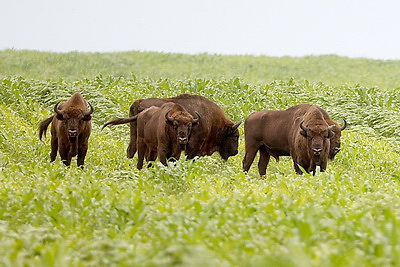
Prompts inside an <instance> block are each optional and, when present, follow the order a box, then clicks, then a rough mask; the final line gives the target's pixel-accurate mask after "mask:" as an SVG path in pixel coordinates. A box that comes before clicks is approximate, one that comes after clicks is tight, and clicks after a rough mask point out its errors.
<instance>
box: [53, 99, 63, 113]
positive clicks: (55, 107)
mask: <svg viewBox="0 0 400 267" xmlns="http://www.w3.org/2000/svg"><path fill="white" fill-rule="evenodd" d="M58 104H60V102H57V104H56V105H55V106H54V112H55V113H57V114H58V115H62V113H61V112H60V110H59V109H58Z"/></svg>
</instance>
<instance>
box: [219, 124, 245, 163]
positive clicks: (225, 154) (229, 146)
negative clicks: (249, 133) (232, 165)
mask: <svg viewBox="0 0 400 267" xmlns="http://www.w3.org/2000/svg"><path fill="white" fill-rule="evenodd" d="M241 123H242V121H239V122H238V123H236V124H234V125H232V126H227V127H226V130H225V133H224V136H222V140H221V143H220V145H219V150H218V152H219V154H220V155H221V158H223V159H224V160H227V159H228V158H229V157H231V156H235V155H236V154H237V153H238V146H239V130H238V127H239V125H240V124H241Z"/></svg>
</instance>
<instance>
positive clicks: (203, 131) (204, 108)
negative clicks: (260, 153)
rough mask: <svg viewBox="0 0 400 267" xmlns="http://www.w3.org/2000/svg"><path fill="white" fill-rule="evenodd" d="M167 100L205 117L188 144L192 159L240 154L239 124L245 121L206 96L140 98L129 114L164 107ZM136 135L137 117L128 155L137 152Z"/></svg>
mask: <svg viewBox="0 0 400 267" xmlns="http://www.w3.org/2000/svg"><path fill="white" fill-rule="evenodd" d="M167 102H173V103H176V104H179V105H181V106H182V107H184V108H185V109H186V110H187V111H188V112H189V113H190V114H191V115H192V116H196V114H195V112H198V113H199V115H200V117H201V121H200V122H199V125H198V126H197V128H196V131H195V132H193V133H192V136H191V138H190V140H189V142H188V144H187V145H186V149H185V153H186V156H187V158H188V159H192V158H194V157H196V156H208V155H211V154H213V153H214V152H218V153H219V154H220V156H221V157H222V158H223V159H224V160H227V159H228V158H229V157H230V156H234V155H236V154H237V153H238V145H239V131H238V127H239V125H240V124H241V121H240V122H238V123H233V122H232V121H231V120H229V119H228V118H227V117H226V116H225V114H224V112H223V110H222V109H221V108H220V107H219V106H218V105H217V104H215V103H214V102H212V101H211V100H209V99H207V98H205V97H203V96H200V95H191V94H181V95H178V96H175V97H171V98H161V99H160V98H147V99H138V100H136V101H135V102H134V103H133V104H132V105H131V107H130V112H129V116H131V117H132V116H135V115H137V114H139V113H140V112H141V111H143V110H145V109H146V108H149V107H151V106H157V107H160V106H161V105H163V104H164V103H167ZM136 136H137V122H136V121H134V120H133V121H131V123H130V142H129V145H128V148H127V154H128V158H133V156H134V155H135V153H136V149H137V148H136Z"/></svg>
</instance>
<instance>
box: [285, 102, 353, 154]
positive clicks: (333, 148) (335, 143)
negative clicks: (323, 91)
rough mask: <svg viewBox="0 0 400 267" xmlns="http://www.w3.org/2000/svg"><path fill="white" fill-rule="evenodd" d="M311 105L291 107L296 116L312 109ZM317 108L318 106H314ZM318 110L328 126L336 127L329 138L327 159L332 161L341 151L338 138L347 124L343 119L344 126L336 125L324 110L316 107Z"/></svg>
mask: <svg viewBox="0 0 400 267" xmlns="http://www.w3.org/2000/svg"><path fill="white" fill-rule="evenodd" d="M312 106H313V105H311V104H298V105H296V106H293V107H292V108H293V109H297V110H298V112H297V114H298V115H301V114H304V113H305V112H306V111H307V110H308V109H309V108H310V107H312ZM315 107H318V106H315ZM318 108H319V110H320V111H321V113H322V116H323V117H324V119H325V121H326V122H327V123H328V124H329V125H335V126H336V127H334V128H333V133H334V135H332V137H331V138H330V142H331V145H330V148H329V159H330V160H333V159H334V158H335V156H336V154H337V153H339V152H340V150H341V142H340V137H341V136H342V131H343V130H344V129H346V127H347V122H346V120H344V119H343V121H344V125H343V126H340V125H339V123H337V122H336V121H333V120H332V119H331V118H330V116H329V114H328V112H326V111H325V110H324V109H322V108H321V107H318Z"/></svg>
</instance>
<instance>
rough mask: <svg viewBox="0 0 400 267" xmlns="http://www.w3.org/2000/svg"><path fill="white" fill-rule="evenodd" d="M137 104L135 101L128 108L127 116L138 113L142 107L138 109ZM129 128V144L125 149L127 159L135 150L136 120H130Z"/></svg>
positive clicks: (133, 154)
mask: <svg viewBox="0 0 400 267" xmlns="http://www.w3.org/2000/svg"><path fill="white" fill-rule="evenodd" d="M138 106H139V104H138V103H136V101H135V102H134V103H133V104H132V106H131V107H130V109H129V116H130V117H131V116H135V115H137V114H139V113H140V112H141V111H142V110H143V109H140V108H139V107H138ZM129 130H130V136H129V137H130V138H129V145H128V148H127V149H126V153H127V157H128V158H129V159H131V158H133V156H135V153H136V150H137V121H132V122H130V123H129Z"/></svg>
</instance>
